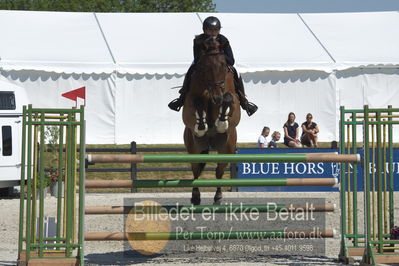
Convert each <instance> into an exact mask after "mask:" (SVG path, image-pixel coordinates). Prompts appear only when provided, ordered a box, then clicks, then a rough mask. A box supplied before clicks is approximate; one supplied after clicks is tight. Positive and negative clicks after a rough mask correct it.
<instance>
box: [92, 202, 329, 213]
mask: <svg viewBox="0 0 399 266" xmlns="http://www.w3.org/2000/svg"><path fill="white" fill-rule="evenodd" d="M136 208H137V210H140V211H144V212H145V213H151V214H153V213H160V212H164V210H166V211H167V212H170V211H173V212H177V213H181V212H182V213H203V212H204V211H209V212H212V213H227V212H229V211H235V212H236V213H240V212H247V211H248V210H254V209H255V210H257V211H258V212H281V211H283V212H333V211H334V210H335V204H329V203H326V204H313V203H310V204H309V203H308V204H305V205H304V204H276V203H266V204H226V205H190V206H186V205H163V206H146V205H145V206H138V207H136ZM135 212H136V210H135V207H134V206H88V207H86V208H85V214H88V215H89V214H90V215H93V214H94V215H101V214H129V213H135Z"/></svg>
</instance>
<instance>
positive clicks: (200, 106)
mask: <svg viewBox="0 0 399 266" xmlns="http://www.w3.org/2000/svg"><path fill="white" fill-rule="evenodd" d="M193 105H194V108H195V120H196V122H195V125H194V135H195V136H197V137H203V136H204V135H205V134H206V132H207V131H208V124H207V122H206V112H205V106H204V102H203V101H202V99H201V98H200V97H196V98H194V100H193Z"/></svg>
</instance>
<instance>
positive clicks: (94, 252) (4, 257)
mask: <svg viewBox="0 0 399 266" xmlns="http://www.w3.org/2000/svg"><path fill="white" fill-rule="evenodd" d="M213 195H214V193H208V192H205V193H202V198H203V202H205V203H206V201H211V200H212V198H213ZM190 196H191V193H140V194H87V195H86V206H111V205H123V204H124V200H126V197H129V198H135V199H137V200H140V199H148V198H153V199H160V198H176V197H178V198H181V199H182V200H183V201H186V204H187V203H188V201H189V198H190ZM224 197H225V200H226V201H228V200H229V198H243V199H244V198H245V199H253V200H256V201H260V202H261V201H262V200H268V201H273V202H279V201H278V199H280V198H295V199H297V198H306V199H308V198H325V202H326V203H334V204H336V210H335V212H331V213H323V215H325V219H326V228H332V229H335V230H336V237H335V238H332V239H327V240H325V252H324V253H323V254H317V255H310V256H308V255H305V254H304V255H297V254H289V253H288V254H285V255H278V253H276V254H262V252H260V253H259V252H258V253H239V252H237V253H234V252H233V253H230V254H231V256H230V255H227V256H222V255H220V253H219V254H218V253H213V255H214V256H208V255H209V254H210V253H207V256H203V255H204V254H205V253H198V252H188V253H190V254H189V256H187V254H188V253H184V252H178V249H177V251H176V250H173V248H171V250H170V251H169V252H165V253H163V252H161V253H159V254H156V255H152V256H144V255H140V254H139V253H137V252H133V253H132V252H130V253H129V254H133V257H131V256H126V253H124V250H126V246H125V245H124V244H123V243H121V242H115V241H108V242H86V246H85V254H86V262H87V265H133V264H134V265H141V264H165V265H167V264H170V265H180V264H181V265H183V264H200V265H213V264H218V265H243V264H245V265H340V263H338V261H337V256H338V253H339V236H338V234H339V227H340V224H339V217H340V214H339V194H338V193H337V192H323V193H321V192H307V193H303V192H289V193H287V192H279V193H271V192H267V193H261V192H256V193H252V192H240V193H236V192H228V193H227V192H226V193H224ZM293 201H294V203H295V202H296V201H297V200H293ZM46 202H47V203H48V207H46V210H45V213H46V215H48V216H54V214H55V207H54V206H55V204H54V203H55V198H53V197H47V199H46ZM0 212H1V216H0V217H1V218H0V232H1V241H0V265H15V262H16V258H17V246H18V223H19V220H18V219H19V218H18V217H19V199H0ZM284 225H285V223H284V222H280V223H279V224H277V225H276V228H281V227H284ZM123 227H124V218H123V215H95V216H86V219H85V228H86V231H87V232H95V231H97V232H101V231H108V232H121V231H123ZM244 228H246V227H245V225H244ZM244 230H251V228H246V229H244ZM215 231H216V230H215ZM176 242H177V241H174V243H176ZM178 242H180V241H178ZM200 242H201V243H204V242H206V241H200ZM223 242H226V241H223ZM244 242H245V241H243V243H244ZM125 244H126V243H125ZM171 245H175V244H171Z"/></svg>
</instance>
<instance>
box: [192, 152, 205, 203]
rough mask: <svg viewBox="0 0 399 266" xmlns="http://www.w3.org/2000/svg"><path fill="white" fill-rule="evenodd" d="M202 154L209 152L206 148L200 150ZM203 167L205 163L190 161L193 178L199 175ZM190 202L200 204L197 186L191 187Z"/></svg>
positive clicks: (199, 193)
mask: <svg viewBox="0 0 399 266" xmlns="http://www.w3.org/2000/svg"><path fill="white" fill-rule="evenodd" d="M201 153H202V154H204V153H205V154H206V153H209V151H208V150H205V151H202V152H201ZM204 168H205V163H192V164H191V170H192V171H193V175H194V180H196V179H198V177H200V175H201V173H202V170H204ZM191 204H193V205H200V204H201V192H200V190H199V188H197V187H193V192H192V195H191Z"/></svg>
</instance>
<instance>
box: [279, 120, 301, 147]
mask: <svg viewBox="0 0 399 266" xmlns="http://www.w3.org/2000/svg"><path fill="white" fill-rule="evenodd" d="M283 128H284V144H285V145H286V146H288V147H291V148H301V147H302V145H301V142H300V141H299V125H298V123H296V122H295V114H294V113H293V112H291V113H289V114H288V119H287V122H285V124H284V127H283Z"/></svg>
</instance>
